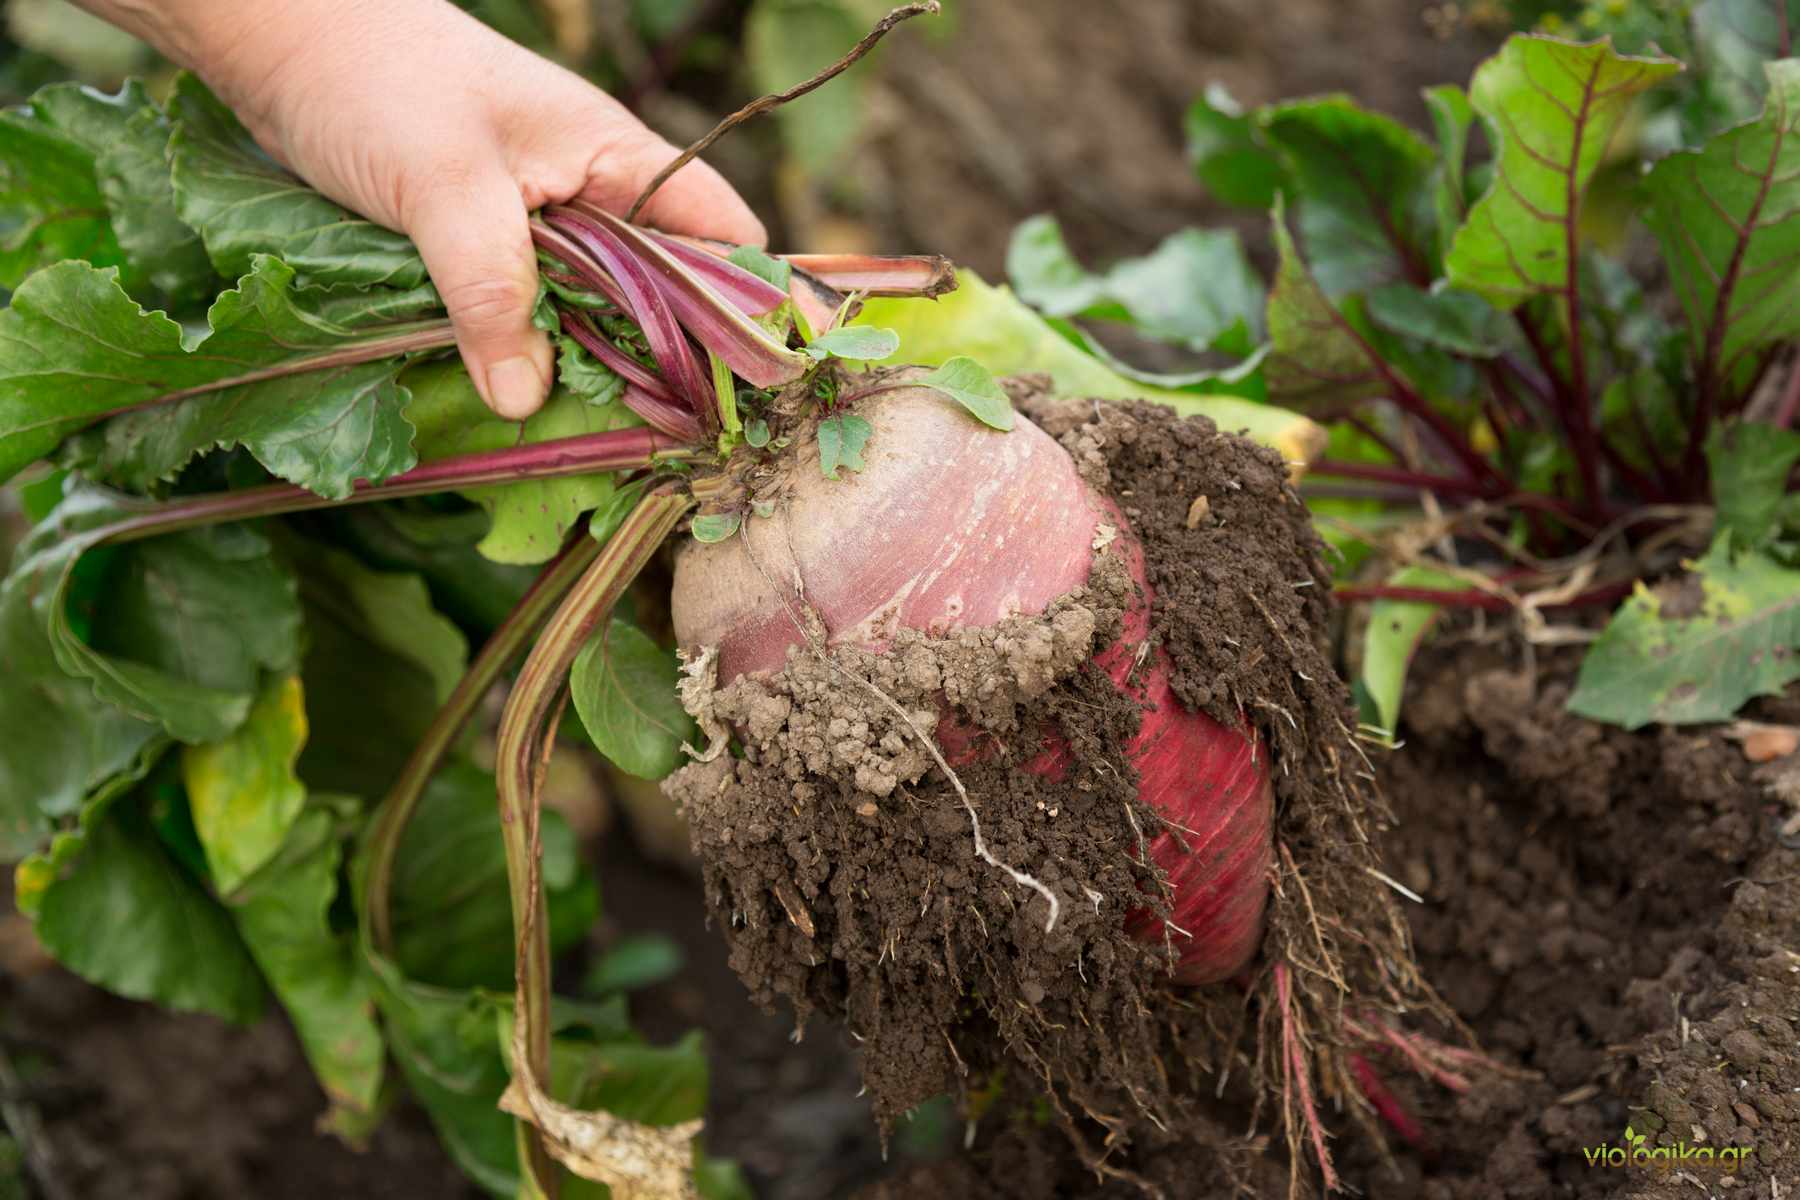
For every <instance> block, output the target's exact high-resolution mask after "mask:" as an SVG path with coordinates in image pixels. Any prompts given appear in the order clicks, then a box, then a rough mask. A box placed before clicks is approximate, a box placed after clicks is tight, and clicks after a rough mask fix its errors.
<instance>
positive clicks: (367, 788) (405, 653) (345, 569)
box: [287, 538, 468, 796]
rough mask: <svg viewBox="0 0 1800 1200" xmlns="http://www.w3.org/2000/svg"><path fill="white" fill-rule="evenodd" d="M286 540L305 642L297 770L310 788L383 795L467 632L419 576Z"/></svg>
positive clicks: (458, 671) (426, 720)
mask: <svg viewBox="0 0 1800 1200" xmlns="http://www.w3.org/2000/svg"><path fill="white" fill-rule="evenodd" d="M287 549H288V553H289V555H290V557H291V558H292V559H293V562H294V566H295V571H296V574H297V575H298V576H299V579H300V599H301V602H302V604H303V605H304V607H305V612H306V632H307V639H308V643H309V644H308V646H307V651H306V661H305V663H304V664H303V666H302V668H301V674H302V676H303V677H304V678H305V680H306V692H305V696H306V718H307V724H308V727H309V728H310V730H311V735H310V737H308V739H307V741H306V748H305V750H304V752H303V753H302V754H301V757H300V777H301V778H302V779H304V780H305V781H306V782H307V784H308V785H310V786H311V787H312V788H313V789H314V790H322V791H333V792H349V793H352V794H356V795H366V796H379V795H383V794H385V793H386V792H387V789H388V787H389V786H390V785H391V784H392V783H393V781H394V779H395V777H396V776H397V775H398V774H399V772H400V768H401V767H402V766H403V765H404V764H405V762H406V759H407V756H408V755H409V754H410V753H411V751H412V747H413V744H414V743H415V742H416V741H418V739H419V738H421V737H423V736H424V734H425V731H426V729H427V728H428V727H429V726H430V724H431V719H432V717H433V716H434V715H435V714H436V712H437V709H438V706H439V705H440V704H442V703H443V701H444V700H445V699H446V698H447V697H448V696H449V694H450V690H451V689H452V688H454V687H455V686H456V683H457V681H458V680H459V679H461V678H462V673H463V670H464V667H465V665H466V663H467V660H468V643H467V640H466V639H465V638H464V637H463V634H462V632H461V630H459V629H457V627H456V626H455V625H454V624H453V623H452V622H451V621H450V620H449V619H448V618H447V617H445V616H444V615H443V614H442V613H440V612H438V611H437V610H436V608H434V607H433V605H432V602H431V596H430V593H429V592H428V591H427V589H426V586H425V582H424V580H423V579H422V578H421V577H420V576H418V575H416V574H413V573H411V572H406V571H377V570H375V569H373V568H371V567H368V566H365V565H364V564H362V563H361V562H359V561H357V560H356V559H354V558H352V557H351V556H350V555H348V554H344V553H342V552H340V551H337V550H334V549H331V548H329V547H326V546H323V545H321V544H319V543H317V542H312V541H302V540H300V539H298V538H296V539H292V540H291V541H290V542H289V543H288V545H287Z"/></svg>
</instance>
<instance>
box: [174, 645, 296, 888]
mask: <svg viewBox="0 0 1800 1200" xmlns="http://www.w3.org/2000/svg"><path fill="white" fill-rule="evenodd" d="M305 743H306V701H305V697H304V695H303V693H302V691H301V688H300V677H299V676H298V675H286V676H282V677H280V678H277V679H275V680H273V681H271V683H270V684H269V686H268V687H266V688H264V689H263V693H262V695H261V696H259V697H257V700H256V703H255V704H254V705H252V706H251V708H250V715H249V716H248V717H247V718H245V720H244V723H243V725H241V726H239V727H238V729H237V730H236V731H235V732H233V733H232V734H231V735H230V736H229V737H226V738H224V739H222V740H220V741H217V742H209V743H207V744H206V745H204V746H189V747H187V748H186V749H184V750H183V751H182V755H181V763H182V781H183V782H184V783H185V784H186V785H187V794H188V807H189V808H190V810H191V811H192V812H193V815H194V830H195V832H197V833H198V834H199V836H200V845H201V847H202V848H203V849H204V850H205V851H206V863H207V866H208V868H209V869H210V870H211V872H212V879H213V884H214V886H215V887H217V888H218V890H219V892H220V893H221V894H222V895H224V896H226V897H228V898H229V897H230V896H231V894H232V893H233V892H236V891H237V889H238V888H239V887H240V886H241V885H242V884H243V882H244V881H245V880H246V879H248V878H249V877H250V876H251V875H253V874H254V873H255V872H257V871H258V870H260V869H261V868H262V867H263V866H264V865H265V864H267V863H268V861H269V860H270V859H272V858H274V857H275V855H276V853H277V852H278V851H279V850H280V849H281V847H282V844H283V843H285V842H286V841H287V840H288V832H289V831H290V830H291V829H292V828H293V824H294V822H295V820H297V819H298V818H299V816H300V810H301V809H302V808H304V807H305V806H306V788H305V786H304V785H303V784H301V782H300V779H299V777H298V776H296V775H295V774H294V764H295V763H296V762H298V761H299V759H300V747H301V746H303V745H305Z"/></svg>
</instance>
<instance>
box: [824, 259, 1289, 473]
mask: <svg viewBox="0 0 1800 1200" xmlns="http://www.w3.org/2000/svg"><path fill="white" fill-rule="evenodd" d="M856 320H857V323H858V324H861V323H864V322H867V323H869V324H875V325H883V326H889V327H892V328H893V329H894V331H895V332H897V333H898V334H899V335H900V353H901V356H902V357H903V359H904V360H905V361H906V362H909V363H917V364H920V365H922V366H936V365H939V364H942V363H944V362H947V361H948V360H950V359H952V358H957V357H960V356H967V357H969V358H973V359H974V360H975V361H976V362H978V363H980V364H981V365H982V366H984V367H986V368H987V369H988V370H989V371H990V372H992V373H993V374H995V375H1008V374H1013V373H1017V372H1023V371H1041V372H1044V373H1046V374H1048V375H1049V376H1050V377H1051V379H1052V381H1053V382H1054V384H1055V386H1056V390H1057V391H1058V392H1060V393H1062V394H1064V395H1070V396H1098V397H1100V398H1101V399H1103V400H1149V401H1152V402H1154V403H1157V404H1162V405H1166V406H1167V407H1169V408H1172V409H1174V410H1175V411H1176V412H1178V413H1181V414H1183V415H1184V416H1188V415H1194V414H1200V415H1203V416H1207V417H1211V418H1212V419H1213V420H1214V421H1217V422H1218V424H1219V428H1221V429H1224V430H1227V431H1229V432H1233V433H1236V432H1240V431H1241V432H1244V433H1246V434H1247V435H1248V436H1250V437H1252V438H1254V439H1256V440H1257V441H1260V442H1262V443H1263V444H1264V445H1268V446H1273V447H1275V449H1277V450H1279V451H1280V452H1281V453H1282V454H1283V455H1285V456H1286V457H1287V458H1289V459H1291V460H1310V459H1311V458H1312V457H1313V456H1314V455H1316V454H1317V453H1318V451H1319V447H1320V445H1321V444H1322V441H1323V432H1322V431H1321V430H1320V428H1319V427H1318V426H1317V425H1315V424H1313V423H1312V422H1311V421H1309V420H1307V419H1306V418H1305V417H1302V416H1300V415H1298V414H1296V413H1292V412H1288V411H1286V410H1285V409H1281V408H1276V407H1274V406H1273V405H1268V404H1256V403H1252V402H1250V401H1247V400H1241V399H1238V398H1237V397H1235V396H1217V395H1198V394H1193V393H1189V392H1182V391H1176V390H1172V389H1169V388H1164V387H1158V386H1156V385H1154V384H1146V383H1142V382H1139V381H1137V380H1132V379H1127V378H1125V377H1124V376H1122V375H1120V374H1119V373H1118V372H1116V371H1114V370H1112V369H1111V368H1109V367H1108V366H1107V365H1106V364H1104V363H1102V362H1100V361H1099V360H1097V359H1095V358H1094V357H1092V356H1091V355H1088V354H1085V353H1083V352H1082V351H1081V350H1080V349H1079V348H1077V347H1076V346H1073V345H1071V344H1070V343H1069V342H1068V341H1067V340H1066V339H1065V338H1064V337H1063V336H1062V335H1061V334H1060V333H1058V332H1057V331H1056V329H1055V328H1053V327H1052V326H1051V325H1050V324H1049V323H1047V322H1046V321H1045V320H1044V318H1043V317H1041V316H1039V315H1038V314H1037V313H1035V312H1033V311H1032V310H1031V308H1030V307H1029V306H1027V305H1025V304H1022V303H1020V302H1019V300H1018V298H1017V297H1016V296H1014V295H1013V294H1012V292H1011V291H1009V290H1008V289H1007V288H1005V287H996V286H993V285H990V284H987V283H984V282H982V280H981V278H980V277H979V276H977V275H976V274H975V273H974V272H972V271H960V272H958V273H957V287H956V290H955V291H953V292H950V293H949V294H947V295H944V296H940V297H938V298H937V299H935V300H918V299H883V298H880V297H871V298H870V299H869V300H867V301H865V302H864V304H863V310H862V313H861V315H859V316H858V317H857V318H856Z"/></svg>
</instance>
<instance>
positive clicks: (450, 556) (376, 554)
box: [315, 499, 537, 791]
mask: <svg viewBox="0 0 1800 1200" xmlns="http://www.w3.org/2000/svg"><path fill="white" fill-rule="evenodd" d="M319 523H320V527H321V528H322V529H324V530H327V531H328V532H327V534H326V538H327V540H329V541H332V542H335V543H337V544H339V545H342V546H343V547H345V548H346V549H348V550H349V551H351V552H352V553H353V554H355V555H356V556H357V558H359V559H361V560H362V561H363V562H365V563H367V564H369V565H370V566H371V567H373V568H375V569H377V570H382V571H397V572H409V573H416V574H417V575H418V576H419V577H420V578H421V579H423V580H424V581H425V584H426V587H427V588H428V589H429V591H430V595H431V602H432V604H433V605H434V606H436V608H437V609H438V610H439V611H440V612H442V613H443V615H444V616H446V617H448V618H449V619H450V620H451V621H452V622H454V623H455V624H457V625H459V626H461V627H462V628H464V629H468V630H470V631H472V632H476V633H486V632H487V631H489V630H491V629H493V628H494V627H495V626H497V625H499V624H500V622H501V621H503V620H505V619H506V614H507V613H509V612H511V611H512V607H513V605H514V604H515V603H517V602H518V599H519V597H520V596H523V595H524V594H525V590H526V589H527V588H529V587H530V586H531V581H532V580H533V579H534V578H535V577H536V575H537V572H536V571H534V570H533V569H532V568H530V567H526V566H517V565H509V564H506V563H497V562H493V561H491V560H489V559H486V558H483V557H482V556H481V554H480V553H479V552H478V551H477V550H476V549H475V544H476V543H477V542H479V541H480V540H481V539H482V538H483V537H485V536H486V535H487V531H488V525H489V520H488V515H487V513H486V512H485V511H483V510H482V509H480V508H477V507H473V506H471V507H468V508H455V509H446V508H444V507H443V506H442V502H441V501H439V500H432V499H422V500H412V501H396V502H391V503H388V504H367V505H363V504H359V505H354V506H350V507H347V508H341V509H338V510H337V511H335V512H330V513H322V514H320V518H319ZM315 725H316V723H315ZM332 790H339V791H341V790H345V789H332ZM350 790H355V789H350Z"/></svg>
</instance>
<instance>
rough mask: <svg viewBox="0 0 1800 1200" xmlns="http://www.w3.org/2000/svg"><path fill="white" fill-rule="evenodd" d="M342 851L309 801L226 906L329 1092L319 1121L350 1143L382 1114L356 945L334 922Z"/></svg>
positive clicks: (378, 1042) (324, 812)
mask: <svg viewBox="0 0 1800 1200" xmlns="http://www.w3.org/2000/svg"><path fill="white" fill-rule="evenodd" d="M342 858H343V849H342V846H341V844H340V842H339V839H338V831H337V821H336V820H335V819H334V818H333V815H332V813H331V812H330V811H329V809H327V808H326V807H324V806H322V805H319V804H316V803H315V804H314V805H313V806H311V807H308V808H307V809H306V810H305V811H304V812H302V813H301V814H300V815H299V818H298V819H297V820H296V821H295V822H294V823H293V825H292V828H291V831H290V832H289V834H288V838H287V842H286V843H285V844H284V845H283V846H282V847H281V849H280V852H279V854H278V855H277V856H276V857H275V858H274V859H273V861H271V862H269V863H268V864H267V865H266V866H264V867H263V868H262V870H260V871H258V872H257V873H256V875H255V876H253V877H252V878H251V879H249V880H248V881H247V882H246V883H244V884H243V885H242V886H241V887H240V888H239V889H238V891H237V893H236V894H235V895H233V896H232V897H231V898H230V900H229V901H228V906H229V908H230V910H231V915H232V917H233V918H234V919H235V920H236V922H237V927H238V933H239V934H240V935H241V936H242V937H243V939H244V942H245V944H246V945H247V946H248V947H249V948H250V955H251V957H252V958H254V959H255V960H256V963H257V965H258V966H259V967H261V968H262V972H263V975H264V977H265V978H266V979H267V980H268V983H269V987H270V988H271V989H272V990H273V991H274V993H275V996H276V998H277V999H278V1000H279V1001H280V1002H281V1006H282V1008H284V1009H285V1010H286V1011H287V1015H288V1019H289V1020H290V1021H292V1022H293V1025H294V1031H295V1032H296V1033H297V1034H299V1036H300V1044H301V1047H302V1048H303V1049H304V1050H305V1051H306V1058H307V1061H308V1062H309V1063H310V1064H311V1065H312V1069H313V1074H314V1075H316V1076H317V1077H318V1080H319V1085H320V1086H321V1087H322V1088H324V1089H325V1094H326V1096H328V1097H329V1098H330V1100H331V1114H330V1115H329V1117H327V1119H326V1124H327V1125H328V1127H330V1128H331V1129H332V1130H333V1131H334V1132H336V1133H338V1134H339V1135H340V1136H343V1137H345V1138H349V1139H351V1140H353V1141H354V1140H359V1139H361V1138H364V1137H366V1136H367V1135H368V1134H369V1133H371V1132H373V1130H374V1127H375V1124H376V1122H377V1121H378V1120H379V1119H380V1116H381V1107H382V1106H381V1098H382V1096H381V1093H382V1086H381V1085H382V1075H383V1073H384V1066H385V1062H386V1044H385V1042H384V1040H383V1038H382V1034H381V1030H380V1029H379V1028H378V1027H377V1026H376V1024H375V997H374V991H373V988H372V986H371V984H370V981H369V979H368V977H367V976H366V975H365V974H364V973H363V972H362V971H361V970H359V969H358V967H357V964H356V956H355V946H354V943H353V941H352V939H351V937H350V936H349V935H348V934H345V933H338V932H334V931H333V930H332V927H331V908H332V905H333V903H334V902H335V901H336V898H337V893H338V868H339V865H340V863H341V860H342Z"/></svg>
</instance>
